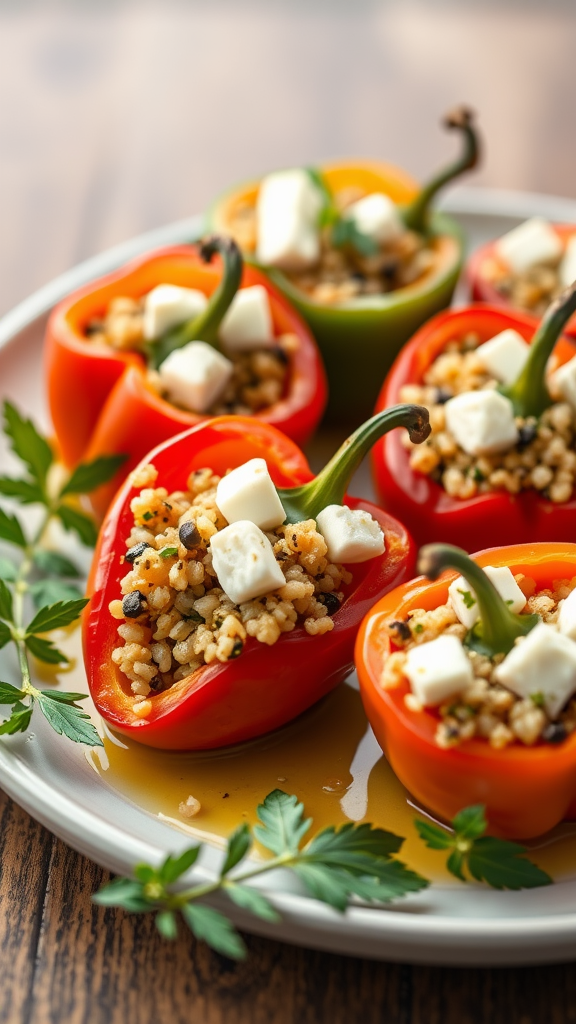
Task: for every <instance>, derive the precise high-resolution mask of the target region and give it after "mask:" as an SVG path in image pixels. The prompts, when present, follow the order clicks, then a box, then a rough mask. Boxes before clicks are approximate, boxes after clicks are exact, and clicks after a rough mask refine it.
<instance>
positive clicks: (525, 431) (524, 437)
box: [516, 423, 536, 451]
mask: <svg viewBox="0 0 576 1024" xmlns="http://www.w3.org/2000/svg"><path fill="white" fill-rule="evenodd" d="M535 437H536V427H535V426H534V424H533V423H526V424H524V426H523V427H520V429H519V431H518V440H517V442H516V447H517V448H519V449H520V451H522V450H523V449H524V448H527V447H528V445H529V444H531V443H532V441H533V440H534V438H535Z"/></svg>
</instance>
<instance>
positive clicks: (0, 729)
mask: <svg viewBox="0 0 576 1024" xmlns="http://www.w3.org/2000/svg"><path fill="white" fill-rule="evenodd" d="M31 718H32V708H31V707H26V706H25V705H24V704H20V703H18V704H14V706H13V708H12V714H11V715H10V718H7V719H6V721H5V722H2V725H0V736H13V735H14V733H16V732H26V729H27V728H28V726H29V725H30V719H31Z"/></svg>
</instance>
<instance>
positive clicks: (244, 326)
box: [218, 284, 274, 352]
mask: <svg viewBox="0 0 576 1024" xmlns="http://www.w3.org/2000/svg"><path fill="white" fill-rule="evenodd" d="M218 333H219V335H220V340H221V341H222V343H223V345H224V346H225V348H226V349H227V350H228V351H229V352H248V351H250V350H251V349H254V348H264V347H266V346H267V345H273V344H274V328H273V326H272V314H271V312H270V302H269V300H268V292H267V291H266V289H265V287H264V285H262V284H255V285H253V286H252V287H251V288H241V289H240V291H238V292H236V295H235V296H234V298H233V300H232V302H231V304H230V308H229V309H228V312H227V313H226V315H225V316H224V319H223V320H222V323H221V324H220V328H219V332H218Z"/></svg>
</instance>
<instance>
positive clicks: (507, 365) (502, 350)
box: [476, 327, 530, 384]
mask: <svg viewBox="0 0 576 1024" xmlns="http://www.w3.org/2000/svg"><path fill="white" fill-rule="evenodd" d="M529 352H530V346H529V345H528V343H527V342H525V341H524V338H523V337H522V335H521V334H518V331H515V330H513V329H512V328H511V327H509V328H508V330H506V331H501V332H500V334H496V335H495V336H494V337H493V338H490V341H486V342H484V344H483V345H479V346H478V348H477V349H476V357H477V359H478V360H479V361H480V362H481V363H482V365H483V366H485V367H486V369H487V370H488V373H490V374H491V375H492V376H493V377H495V378H496V380H500V381H502V382H503V383H504V384H512V383H513V382H514V381H515V380H516V378H517V377H518V376H519V374H520V372H521V370H523V369H524V363H525V362H526V360H527V358H528V353H529Z"/></svg>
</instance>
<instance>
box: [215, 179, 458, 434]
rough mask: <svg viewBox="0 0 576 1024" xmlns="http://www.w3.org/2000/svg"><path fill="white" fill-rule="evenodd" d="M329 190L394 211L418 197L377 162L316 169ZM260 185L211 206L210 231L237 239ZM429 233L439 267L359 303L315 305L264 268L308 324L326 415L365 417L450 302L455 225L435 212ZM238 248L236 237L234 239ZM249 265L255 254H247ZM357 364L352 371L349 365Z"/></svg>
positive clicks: (279, 274) (249, 185)
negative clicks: (321, 370)
mask: <svg viewBox="0 0 576 1024" xmlns="http://www.w3.org/2000/svg"><path fill="white" fill-rule="evenodd" d="M320 170H321V172H322V175H323V177H324V179H325V181H326V183H327V185H328V187H329V189H330V190H331V191H332V192H339V191H341V190H342V191H343V190H345V189H353V190H354V192H355V193H357V194H358V196H362V195H368V194H369V193H371V192H384V193H385V194H386V195H388V196H390V198H391V199H392V200H393V202H395V203H397V204H398V205H404V204H408V203H410V201H411V200H412V199H414V197H415V196H416V195H417V193H418V192H419V186H418V184H417V183H416V181H415V180H414V179H413V178H412V177H411V176H410V175H409V174H407V173H406V171H403V170H402V169H401V168H399V167H395V166H394V165H393V164H389V163H384V162H382V163H380V162H377V161H369V160H366V161H359V160H356V161H342V162H341V163H335V164H329V165H327V166H322V167H321V168H320ZM259 185H260V182H259V181H251V182H248V183H246V184H244V185H240V186H237V187H236V188H234V189H232V190H230V191H229V192H228V193H226V194H225V195H224V196H221V197H220V198H218V199H217V200H216V202H215V203H214V204H213V206H212V207H211V209H210V210H209V211H208V214H207V227H208V228H209V229H210V230H212V231H216V232H218V233H220V234H222V233H224V234H231V235H234V229H233V225H234V218H235V214H236V213H237V211H238V210H239V209H240V208H242V207H246V206H255V204H256V198H257V195H258V189H259ZM430 229H431V235H432V237H433V243H434V246H435V250H436V257H437V261H436V264H435V265H434V266H433V267H432V268H431V269H430V270H429V271H428V272H427V273H425V274H423V275H422V276H421V277H420V278H418V280H416V281H414V282H413V283H412V284H409V285H406V286H405V287H404V288H398V289H397V290H396V291H393V292H386V293H385V294H382V295H374V296H371V297H370V302H369V303H366V304H364V305H361V304H358V305H355V306H354V305H330V304H327V303H321V302H317V301H316V300H315V299H313V298H312V297H311V296H309V295H308V294H307V293H306V292H304V291H302V290H301V289H300V288H297V287H295V285H293V284H292V282H291V281H290V279H289V278H288V277H287V275H286V274H284V273H283V272H282V271H280V270H278V269H275V268H273V267H269V268H266V274H267V275H268V277H269V278H270V280H272V281H273V282H274V283H275V284H276V286H277V287H278V288H280V289H281V291H282V292H283V293H284V294H285V295H286V297H287V298H288V300H289V301H290V302H291V303H292V305H293V306H294V307H295V308H296V309H297V310H298V312H299V313H300V314H301V316H302V317H303V318H304V320H305V321H306V323H308V324H309V326H310V328H311V330H312V332H313V334H314V337H315V338H316V341H317V342H318V345H319V346H320V350H321V352H322V355H323V357H324V363H325V365H326V369H327V371H328V381H329V390H330V395H329V401H328V409H327V416H328V418H329V419H330V420H331V421H337V422H338V423H341V422H342V420H343V419H346V420H347V421H352V422H354V423H358V422H360V421H361V420H362V419H365V418H366V416H368V415H369V414H370V410H371V409H372V407H373V405H374V401H375V399H376V395H377V390H378V382H379V381H380V380H382V378H383V377H384V374H385V373H386V372H387V371H388V369H389V368H390V366H391V365H392V361H393V359H394V357H395V356H396V354H397V353H398V352H399V351H400V349H401V348H402V346H403V345H404V344H405V343H406V342H407V341H408V339H409V338H410V337H411V336H412V334H413V333H414V331H415V330H417V328H418V327H419V326H420V324H423V323H424V322H425V321H426V320H428V319H429V317H431V316H432V315H433V314H434V313H436V312H438V310H440V309H444V308H445V307H446V306H448V305H449V304H450V301H451V298H452V294H453V292H454V289H455V287H456V283H457V280H458V276H459V274H460V270H461V266H462V257H463V239H462V233H461V232H460V229H459V227H458V225H457V224H456V223H455V222H454V221H453V220H452V219H451V218H450V217H447V216H446V215H445V214H442V213H438V212H433V214H432V216H431V220H430ZM237 241H238V242H239V243H240V244H241V239H240V238H237ZM244 256H245V258H246V259H247V260H254V259H255V255H254V248H252V249H251V250H247V249H245V250H244ZM351 359H354V361H355V369H354V373H353V374H351V373H350V360H351Z"/></svg>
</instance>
